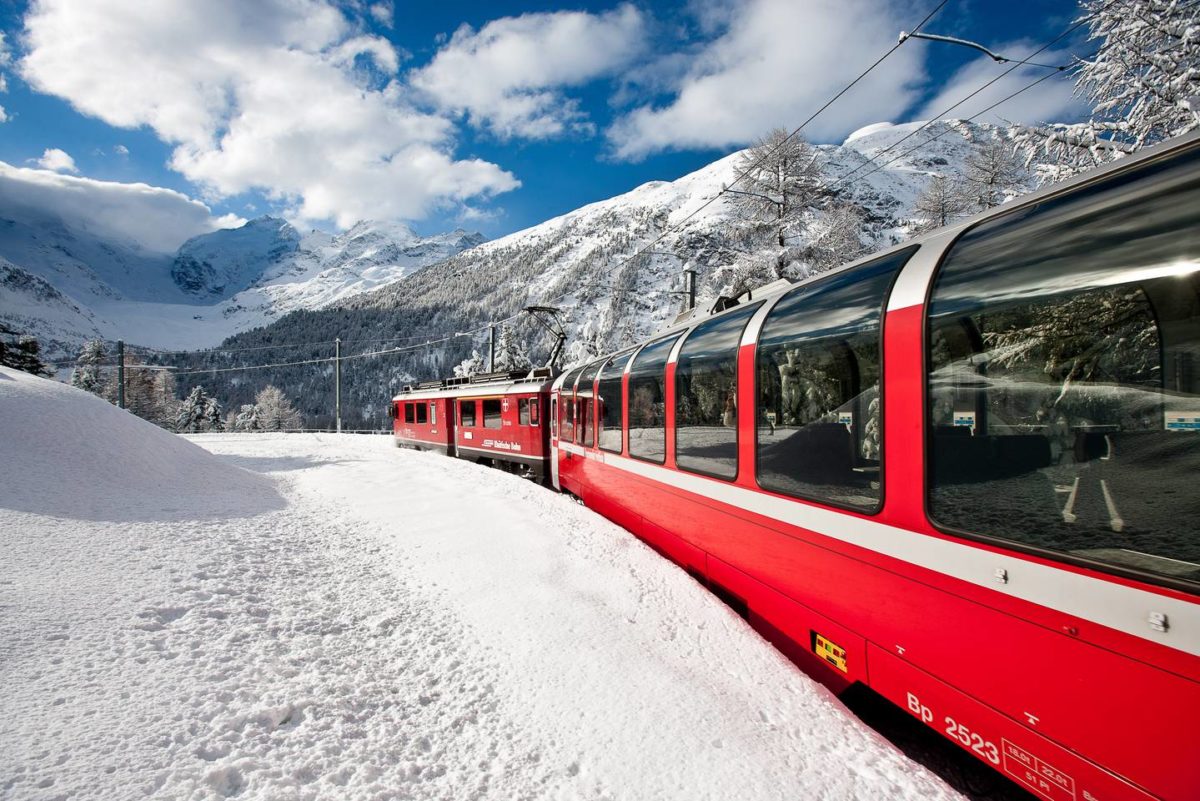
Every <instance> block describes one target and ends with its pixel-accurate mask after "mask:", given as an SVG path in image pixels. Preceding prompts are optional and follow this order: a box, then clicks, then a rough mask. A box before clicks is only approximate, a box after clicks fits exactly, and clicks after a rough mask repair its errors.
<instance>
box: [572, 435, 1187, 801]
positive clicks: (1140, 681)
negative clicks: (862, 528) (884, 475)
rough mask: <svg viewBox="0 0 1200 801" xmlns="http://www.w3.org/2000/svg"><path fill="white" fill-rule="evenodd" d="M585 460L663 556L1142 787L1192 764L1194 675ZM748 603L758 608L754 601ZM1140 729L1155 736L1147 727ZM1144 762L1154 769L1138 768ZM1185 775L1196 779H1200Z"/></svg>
mask: <svg viewBox="0 0 1200 801" xmlns="http://www.w3.org/2000/svg"><path fill="white" fill-rule="evenodd" d="M576 458H577V459H578V457H576ZM590 461H591V464H590V467H591V468H592V469H594V470H596V471H600V472H603V471H605V470H607V472H608V475H607V476H604V477H603V478H601V477H600V476H599V475H597V479H596V480H595V481H593V482H591V484H590V487H589V493H588V495H585V497H590V498H604V497H610V498H621V499H623V501H624V503H625V504H627V506H628V508H629V509H631V510H633V511H635V512H641V513H642V515H643V517H645V518H649V520H647V523H646V524H645V525H644V526H643V528H642V529H641V530H638V529H635V533H637V534H639V535H640V536H644V537H645V538H646V539H648V540H650V541H652V542H654V543H655V544H656V545H658V547H660V548H661V549H662V550H664V551H667V552H668V553H669V554H670V555H671V558H672V559H674V560H676V561H680V562H688V563H692V564H694V563H696V562H697V561H698V557H697V555H696V554H695V553H694V552H693V551H688V552H687V553H686V554H685V555H680V553H681V550H680V546H678V545H676V544H675V542H674V541H678V542H681V543H687V544H689V545H690V546H691V547H692V549H695V550H700V551H703V552H706V553H708V554H709V555H710V556H709V559H708V563H709V570H710V571H714V575H715V571H717V570H719V569H720V568H719V567H718V566H719V565H720V564H721V562H724V563H725V564H726V565H727V566H728V567H730V568H731V569H733V570H736V571H738V572H739V573H741V574H743V575H744V576H745V577H746V578H747V580H752V581H753V582H754V583H756V584H758V585H761V586H764V587H770V588H772V590H773V591H774V593H776V594H777V595H778V596H781V597H784V598H787V599H789V601H790V602H793V603H796V604H799V605H800V606H803V607H807V608H808V609H811V610H813V611H814V613H816V614H818V615H819V616H821V617H822V618H824V619H826V620H828V621H829V622H830V623H832V624H834V625H836V626H838V627H840V631H841V632H846V633H843V634H842V635H841V636H843V637H845V638H847V639H848V640H849V637H850V636H851V635H853V636H855V637H858V638H863V639H866V640H871V641H874V642H876V643H878V644H880V645H881V646H882V647H884V648H886V649H889V650H899V649H903V651H904V656H905V659H906V660H909V661H910V662H912V663H913V664H915V665H917V666H920V667H923V668H924V669H925V670H927V671H929V672H931V673H934V674H936V675H937V676H939V677H940V678H941V679H942V680H943V681H945V682H946V683H948V684H950V685H952V686H957V687H960V688H963V689H964V691H967V692H969V694H970V695H972V696H973V697H975V698H976V699H978V700H980V701H982V702H984V703H986V704H987V705H988V706H990V707H992V708H994V709H998V710H1000V711H1002V712H1004V713H1005V714H1007V715H1008V716H1010V717H1012V718H1015V719H1026V718H1025V714H1026V713H1029V714H1031V715H1033V716H1034V717H1035V718H1036V719H1037V723H1036V730H1037V731H1038V732H1040V733H1041V734H1042V735H1044V736H1046V737H1048V738H1052V739H1054V740H1056V741H1058V742H1061V743H1065V744H1069V745H1070V746H1071V747H1072V748H1073V749H1075V750H1077V751H1079V752H1080V753H1082V754H1085V755H1086V756H1087V757H1088V758H1090V759H1092V760H1094V761H1096V762H1097V763H1100V764H1104V765H1106V766H1108V767H1109V768H1111V769H1113V770H1117V771H1121V772H1123V773H1124V774H1125V775H1129V776H1133V777H1135V778H1136V779H1137V780H1138V781H1140V782H1141V783H1142V784H1149V783H1150V779H1151V778H1156V777H1162V776H1164V775H1168V774H1170V775H1173V776H1175V777H1176V778H1175V779H1162V780H1163V781H1175V782H1179V781H1184V779H1181V778H1178V777H1179V776H1181V775H1182V774H1183V773H1184V771H1194V770H1195V768H1194V767H1193V763H1194V760H1193V759H1191V757H1190V753H1191V751H1192V750H1193V749H1194V745H1193V741H1192V739H1191V738H1190V737H1189V736H1188V735H1187V732H1188V731H1189V730H1190V727H1191V726H1192V725H1193V723H1194V720H1195V719H1196V716H1197V710H1200V684H1198V683H1197V682H1195V681H1189V680H1187V679H1183V678H1180V677H1178V676H1175V675H1172V674H1170V673H1167V672H1165V671H1163V670H1158V669H1155V668H1152V667H1148V666H1147V665H1145V664H1143V663H1141V662H1139V661H1137V660H1136V659H1134V658H1130V657H1129V656H1128V655H1127V654H1126V653H1122V652H1114V651H1111V650H1105V649H1102V648H1097V647H1095V646H1094V645H1091V644H1089V643H1087V642H1084V641H1083V640H1082V639H1081V638H1080V637H1077V636H1070V635H1068V634H1066V633H1063V632H1061V631H1056V630H1050V629H1047V628H1044V627H1042V626H1039V625H1035V624H1033V623H1030V622H1028V621H1026V620H1022V619H1021V618H1019V617H1016V616H1013V615H1011V614H1006V613H1004V612H1001V611H998V610H997V609H994V608H991V607H990V606H988V605H986V604H982V603H977V602H974V601H971V600H968V599H966V598H964V597H961V595H957V594H954V593H951V592H947V591H945V590H943V589H939V588H936V587H932V586H929V585H926V584H923V583H920V582H917V581H913V580H912V579H911V578H908V577H907V576H905V575H904V572H905V571H906V570H911V569H912V566H911V565H906V564H905V563H900V562H897V561H896V560H889V559H886V558H884V557H879V556H878V555H875V556H876V559H877V560H879V561H881V562H885V561H886V562H888V563H890V564H889V567H891V569H883V568H882V567H880V566H878V565H877V564H873V563H871V562H868V561H866V560H862V559H857V558H853V557H851V556H849V555H847V554H846V553H844V552H841V550H840V548H838V547H834V546H841V547H842V548H844V547H846V546H844V544H842V543H838V542H836V541H833V540H829V539H828V538H825V537H822V536H821V535H818V534H815V533H813V532H805V531H803V530H800V529H795V530H794V531H795V532H796V533H797V534H799V535H801V536H803V537H804V539H801V538H800V537H798V536H789V535H786V534H783V533H781V532H780V531H777V530H774V529H772V528H768V527H766V526H762V525H757V524H755V523H754V522H753V521H751V520H750V519H748V518H747V516H746V515H744V513H740V512H739V510H737V509H736V508H734V507H727V506H723V505H722V504H719V503H717V502H715V501H713V500H711V499H709V498H702V497H700V496H695V495H691V494H689V493H686V492H684V491H683V490H679V489H677V488H671V487H667V486H665V485H662V484H659V483H658V482H654V481H650V480H648V479H643V478H639V477H636V476H632V475H630V474H628V473H625V472H623V471H618V470H615V469H613V468H612V467H609V466H605V465H604V464H602V463H600V462H597V461H594V460H590ZM609 493H611V495H609ZM651 524H653V525H651ZM775 525H776V526H779V525H781V524H779V523H776V524H775ZM672 538H673V539H674V541H673V540H672ZM857 550H859V551H861V550H862V549H857ZM727 578H728V577H727ZM943 578H945V577H943ZM946 580H947V581H954V580H951V579H946ZM956 583H957V584H959V585H962V586H973V585H965V583H964V582H960V581H957V582H956ZM991 594H992V595H993V596H996V597H998V598H999V597H1001V596H999V594H997V593H991ZM747 596H748V597H747V601H748V602H750V608H751V611H752V612H754V613H757V614H759V615H761V616H762V618H763V619H764V620H766V621H767V622H769V623H770V624H771V625H773V626H775V627H776V628H779V629H780V630H783V631H788V630H789V629H790V628H794V626H795V621H793V620H791V619H790V614H791V613H789V611H788V607H787V605H786V604H780V603H777V602H775V601H773V600H772V597H773V596H771V595H770V594H767V593H763V592H761V591H760V592H757V593H750V592H748V593H747ZM756 601H757V603H758V604H764V603H765V604H766V606H765V608H763V607H756V606H755V603H756ZM1118 634H1119V633H1118ZM1121 636H1123V638H1124V642H1125V645H1126V649H1125V650H1126V651H1127V652H1128V653H1129V654H1137V653H1138V652H1139V650H1141V648H1140V646H1141V644H1142V643H1143V642H1144V641H1142V640H1139V639H1137V638H1134V637H1130V636H1129V635H1121ZM839 645H841V643H839ZM851 647H852V645H851ZM872 680H873V676H872ZM1148 731H1153V732H1158V733H1161V735H1162V736H1161V737H1160V736H1153V737H1148V736H1147V735H1146V732H1148ZM1148 766H1153V773H1154V777H1148V776H1146V775H1144V774H1145V773H1146V772H1147V771H1148V770H1150V768H1149V767H1148ZM1185 766H1186V767H1185ZM1186 775H1187V776H1188V779H1187V780H1191V778H1195V779H1196V780H1197V781H1198V782H1200V776H1196V775H1195V774H1194V773H1187V774H1186ZM1198 786H1200V785H1198Z"/></svg>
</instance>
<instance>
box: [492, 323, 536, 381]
mask: <svg viewBox="0 0 1200 801" xmlns="http://www.w3.org/2000/svg"><path fill="white" fill-rule="evenodd" d="M531 367H533V362H532V361H530V359H529V354H528V353H526V352H525V348H524V346H523V345H522V344H521V343H520V342H519V341H517V334H516V331H514V330H513V328H512V326H510V325H502V326H500V337H499V339H498V340H497V342H496V369H497V370H528V369H530V368H531Z"/></svg>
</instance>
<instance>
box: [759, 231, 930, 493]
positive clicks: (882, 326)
mask: <svg viewBox="0 0 1200 801" xmlns="http://www.w3.org/2000/svg"><path fill="white" fill-rule="evenodd" d="M922 247H928V246H927V245H919V244H918V245H908V246H906V247H898V248H897V249H895V250H892V251H888V252H885V253H881V254H876V255H874V256H872V257H871V258H868V259H866V260H864V261H860V262H857V263H853V264H851V265H848V266H847V267H845V268H843V269H841V270H835V271H834V272H831V273H825V274H823V275H820V276H817V277H815V278H813V279H812V280H811V281H805V282H804V283H802V284H798V285H797V286H795V287H793V288H791V289H789V290H788V291H787V292H784V293H783V294H781V295H780V296H779V297H777V298H776V299H775V302H774V303H772V304H771V306H770V308H768V309H767V311H766V314H765V316H764V317H763V320H762V323H760V324H759V326H758V331H757V332H756V334H755V337H754V370H753V372H754V404H755V409H756V410H757V408H758V402H759V390H760V389H761V386H760V383H759V375H758V356H759V351H760V350H761V348H762V344H763V340H762V337H763V331H765V330H766V327H767V323H768V322H770V320H771V314H772V312H774V311H775V309H776V308H778V306H779V304H780V303H782V302H783V301H784V300H785V299H786V298H787V297H788V296H789V295H791V294H792V293H793V292H803V293H807V292H808V290H810V289H811V288H812V287H814V286H818V285H820V284H822V283H824V282H826V281H829V280H832V279H834V278H836V277H837V276H839V275H842V274H843V273H847V272H850V271H853V270H859V269H862V268H864V267H867V266H868V265H871V264H877V263H879V262H881V261H884V260H886V259H893V258H897V257H899V256H901V255H902V254H903V255H904V260H903V261H901V262H900V264H898V265H897V266H896V269H895V270H894V271H893V273H892V280H891V281H890V282H889V283H888V286H887V290H886V291H885V292H884V293H883V297H882V298H881V299H880V303H879V443H880V445H879V499H878V500H877V501H876V503H875V506H874V507H873V508H872V509H867V508H864V507H862V506H851V505H849V504H845V503H838V502H835V501H833V500H831V499H829V498H815V497H811V496H808V495H801V494H799V493H792V492H784V491H782V490H777V489H771V488H769V487H764V486H763V485H762V475H761V472H762V471H761V469H760V468H761V462H762V459H761V458H760V456H759V454H760V449H759V446H760V444H761V442H762V438H761V437H760V436H759V431H760V430H761V428H762V426H760V425H759V424H758V414H757V411H756V412H755V420H754V487H755V489H757V490H759V491H761V492H769V493H771V494H773V495H778V496H780V497H783V498H791V499H794V500H798V501H802V502H804V503H811V504H816V505H819V506H825V507H828V508H830V509H840V510H842V511H846V512H851V513H853V514H858V515H862V516H864V517H877V516H878V515H879V514H880V513H881V512H882V511H883V508H884V506H885V505H886V503H887V476H886V464H887V463H886V460H885V458H884V456H885V454H884V444H885V443H886V442H887V399H886V387H885V386H884V384H885V382H884V376H885V375H886V371H885V365H886V359H885V358H884V353H885V347H886V344H887V325H886V323H887V308H888V302H889V301H890V299H891V297H892V292H893V291H894V290H895V288H896V281H898V280H899V278H900V275H901V273H903V272H904V270H905V268H907V267H908V266H909V264H911V263H912V260H913V256H915V255H916V254H917V253H918V252H919V251H920V249H921V248H922Z"/></svg>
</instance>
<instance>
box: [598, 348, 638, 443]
mask: <svg viewBox="0 0 1200 801" xmlns="http://www.w3.org/2000/svg"><path fill="white" fill-rule="evenodd" d="M632 355H633V351H626V352H625V353H618V354H617V355H616V356H613V357H612V358H610V359H609V360H608V361H606V362H605V363H604V366H603V367H602V368H601V370H600V381H599V383H597V384H596V395H597V401H596V402H597V403H598V404H599V413H600V438H599V439H600V447H601V449H603V450H606V451H610V452H611V453H620V452H621V434H622V430H623V429H622V425H623V421H622V419H621V418H622V416H623V413H624V408H625V403H624V397H623V396H622V394H621V383H622V376H623V375H624V373H625V365H627V364H629V357H630V356H632Z"/></svg>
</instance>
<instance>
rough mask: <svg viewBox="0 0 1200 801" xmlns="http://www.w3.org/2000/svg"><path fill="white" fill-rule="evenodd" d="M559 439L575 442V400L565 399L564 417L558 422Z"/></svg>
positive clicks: (563, 406)
mask: <svg viewBox="0 0 1200 801" xmlns="http://www.w3.org/2000/svg"><path fill="white" fill-rule="evenodd" d="M558 438H559V439H561V440H563V441H564V442H574V441H575V399H574V398H563V405H562V417H560V418H559V421H558Z"/></svg>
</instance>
